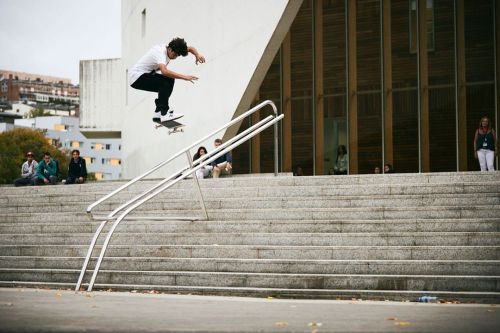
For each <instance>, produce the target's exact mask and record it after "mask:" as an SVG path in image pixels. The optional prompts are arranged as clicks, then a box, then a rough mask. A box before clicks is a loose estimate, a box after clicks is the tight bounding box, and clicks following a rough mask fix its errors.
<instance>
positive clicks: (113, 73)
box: [80, 59, 126, 132]
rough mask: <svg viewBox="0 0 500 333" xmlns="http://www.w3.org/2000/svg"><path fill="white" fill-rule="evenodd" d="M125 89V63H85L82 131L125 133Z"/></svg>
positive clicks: (118, 60) (81, 68) (81, 78)
mask: <svg viewBox="0 0 500 333" xmlns="http://www.w3.org/2000/svg"><path fill="white" fill-rule="evenodd" d="M125 89H126V84H125V73H124V70H123V67H122V62H121V59H100V60H81V61H80V127H81V131H82V132H92V131H96V129H97V128H98V129H99V131H109V132H119V131H121V130H122V123H123V117H122V115H123V108H124V105H125Z"/></svg>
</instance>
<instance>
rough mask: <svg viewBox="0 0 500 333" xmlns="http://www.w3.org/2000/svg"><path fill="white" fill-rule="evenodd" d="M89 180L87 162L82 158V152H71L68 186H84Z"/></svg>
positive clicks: (76, 150)
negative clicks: (87, 179)
mask: <svg viewBox="0 0 500 333" xmlns="http://www.w3.org/2000/svg"><path fill="white" fill-rule="evenodd" d="M86 178H87V166H86V164H85V160H84V159H83V158H81V157H80V151H79V150H78V149H74V150H73V151H72V152H71V161H70V162H69V167H68V179H66V185H68V184H75V183H76V184H83V183H84V182H85V179H86Z"/></svg>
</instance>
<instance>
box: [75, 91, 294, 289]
mask: <svg viewBox="0 0 500 333" xmlns="http://www.w3.org/2000/svg"><path fill="white" fill-rule="evenodd" d="M266 105H270V106H271V107H272V108H273V112H274V115H270V116H268V117H266V118H264V119H262V120H261V121H259V122H258V123H256V124H254V125H253V126H250V127H249V128H248V129H246V130H245V131H243V132H241V133H240V134H238V135H236V136H235V137H233V138H231V139H229V140H227V141H226V142H225V143H223V144H221V145H220V146H219V147H217V149H215V150H213V151H211V152H210V153H207V154H205V155H204V156H202V157H201V158H199V159H197V160H196V161H192V158H191V154H190V149H192V148H193V147H195V146H197V145H199V144H200V143H201V142H203V141H205V140H207V139H208V138H210V137H212V136H213V135H215V134H217V133H218V132H220V131H222V130H224V129H226V128H228V127H230V126H232V125H234V124H235V123H237V122H239V121H241V120H242V119H244V118H245V117H248V116H249V115H251V114H253V113H255V112H257V111H259V110H260V109H262V108H263V107H265V106H266ZM283 117H284V115H283V114H282V115H278V110H277V108H276V105H275V104H274V103H273V102H272V101H270V100H267V101H264V102H262V103H260V104H258V105H256V106H255V107H253V108H252V109H250V110H248V111H246V112H245V113H243V114H242V115H240V116H238V117H236V118H235V119H233V120H231V121H230V122H229V123H227V124H226V125H224V126H222V127H220V128H218V129H217V130H215V131H213V132H211V133H210V134H208V135H206V136H205V137H203V138H202V139H200V140H198V141H196V142H195V143H193V144H191V145H190V146H189V147H187V148H184V149H183V150H181V151H179V152H178V153H176V154H174V155H173V156H172V157H170V158H169V159H167V160H166V161H164V162H161V163H159V164H158V165H156V166H155V167H153V168H152V169H151V170H149V171H147V172H145V173H143V174H142V175H140V176H138V177H136V178H134V179H132V180H130V181H129V182H128V183H126V184H124V185H122V186H120V187H119V188H118V189H116V190H114V191H112V192H111V193H109V194H107V195H105V196H104V197H102V198H101V199H99V200H97V201H96V202H94V203H92V204H91V205H89V206H88V207H87V213H88V214H89V215H90V216H91V217H92V218H93V219H96V220H97V219H98V220H101V219H102V220H103V221H102V222H101V224H100V225H99V227H98V228H97V230H96V232H95V234H94V236H93V238H92V241H91V243H90V245H89V249H88V251H87V255H86V257H85V261H84V264H83V266H82V270H81V272H80V276H79V278H78V282H77V284H76V287H75V291H79V290H80V286H81V284H82V281H83V277H84V275H85V272H86V271H87V266H88V263H89V261H90V258H91V255H92V252H93V250H94V247H95V244H96V242H97V239H98V238H99V235H100V234H101V232H102V230H103V229H104V226H105V225H106V223H107V222H108V221H112V220H115V222H114V223H113V225H112V227H111V229H110V230H109V231H108V234H107V236H106V239H105V241H104V244H103V246H102V249H101V252H100V254H99V258H98V261H97V263H96V266H95V268H94V272H93V274H92V278H91V281H90V283H89V286H88V289H87V290H88V291H92V288H93V285H94V283H95V279H96V277H97V274H98V272H99V268H100V265H101V263H102V260H103V258H104V255H105V252H106V249H107V246H108V244H109V241H110V240H111V237H112V235H113V232H114V230H115V229H116V227H117V226H118V225H119V224H120V222H121V221H123V220H124V219H125V218H126V217H127V215H128V214H129V213H130V212H132V211H133V210H134V209H136V208H137V207H139V206H140V205H142V204H143V203H145V202H146V201H148V200H150V199H152V198H154V197H155V196H156V195H158V194H160V193H161V192H163V191H165V190H166V189H168V188H170V187H172V186H173V185H175V184H177V183H178V182H179V181H181V180H183V179H185V178H186V177H188V176H189V175H193V179H194V182H195V184H196V188H197V190H198V196H199V200H200V205H201V207H202V211H203V214H204V219H205V220H208V213H207V210H206V207H205V203H204V200H203V194H202V192H201V189H200V186H199V183H198V178H197V177H196V174H195V173H196V171H197V170H199V169H201V168H202V167H204V166H205V165H207V164H209V163H211V162H212V161H214V160H216V159H217V158H218V157H220V156H222V155H224V154H226V153H227V152H229V151H230V150H232V149H234V148H236V147H237V146H239V145H240V144H242V143H244V142H246V141H248V140H249V139H251V138H252V137H253V136H255V135H257V134H259V133H260V132H262V131H263V130H265V129H266V128H268V127H270V126H271V125H274V174H275V176H277V175H278V122H279V121H280V120H281V119H283ZM182 154H186V157H187V160H188V165H187V166H185V167H183V168H181V169H179V170H177V171H176V172H175V173H173V174H172V175H171V176H169V177H166V178H165V179H163V180H162V181H161V182H159V183H158V184H156V185H154V186H153V187H152V188H150V189H148V190H146V191H144V192H142V193H141V194H139V195H137V196H135V197H134V198H132V199H130V200H129V201H127V202H125V203H124V204H122V205H120V206H119V207H117V208H116V209H114V210H113V211H112V212H111V213H109V214H108V215H107V216H105V217H96V216H93V215H92V209H94V208H95V207H96V206H98V205H99V204H101V203H102V202H104V201H106V200H107V199H109V198H111V197H113V196H114V195H116V194H118V193H119V192H121V191H123V190H125V189H126V188H128V187H130V186H131V185H133V184H135V183H136V182H138V181H139V180H141V179H143V178H144V177H146V176H148V175H149V174H151V173H152V172H154V171H156V170H158V169H160V168H161V167H163V166H165V165H166V164H168V163H169V162H171V161H173V160H174V159H176V158H177V157H179V156H181V155H182ZM121 211H123V213H122V214H121V215H120V216H119V217H118V218H117V217H116V215H117V214H118V213H119V212H121ZM137 218H138V219H139V217H137ZM148 218H149V219H152V217H141V218H140V219H148ZM160 219H162V220H166V219H176V220H179V219H184V220H191V221H194V220H200V219H201V218H196V217H190V218H189V217H170V218H166V217H161V218H160Z"/></svg>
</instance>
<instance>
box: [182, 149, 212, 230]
mask: <svg viewBox="0 0 500 333" xmlns="http://www.w3.org/2000/svg"><path fill="white" fill-rule="evenodd" d="M186 156H187V159H188V163H189V167H190V168H191V170H192V169H193V159H192V157H191V153H190V152H189V150H188V151H186ZM200 157H201V156H200ZM191 175H192V176H193V181H194V184H195V186H194V187H196V189H197V190H198V198H199V200H200V205H201V210H202V211H203V215H204V216H205V220H207V221H208V213H207V207H206V206H205V200H203V193H202V192H201V188H200V182H199V181H198V177H196V171H194V172H193V173H192V174H191Z"/></svg>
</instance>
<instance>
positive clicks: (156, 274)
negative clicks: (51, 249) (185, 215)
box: [0, 268, 500, 292]
mask: <svg viewBox="0 0 500 333" xmlns="http://www.w3.org/2000/svg"><path fill="white" fill-rule="evenodd" d="M91 273H92V272H91V271H89V272H88V274H86V276H85V277H84V279H85V281H89V279H90V275H91ZM78 275H79V270H70V269H17V268H12V269H9V268H1V269H0V281H4V282H11V283H12V282H16V281H19V282H34V281H36V282H58V283H69V284H71V283H73V284H76V281H77V279H78ZM96 283H105V284H128V285H164V286H184V287H191V286H196V287H203V286H210V287H237V288H286V289H348V290H352V289H358V290H360V289H361V290H363V289H364V290H413V291H424V290H425V291H475V292H500V276H471V275H468V276H462V275H454V276H451V275H378V274H363V275H357V274H274V273H233V272H229V273H228V272H177V271H112V270H101V271H100V272H99V275H98V277H97V279H96Z"/></svg>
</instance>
